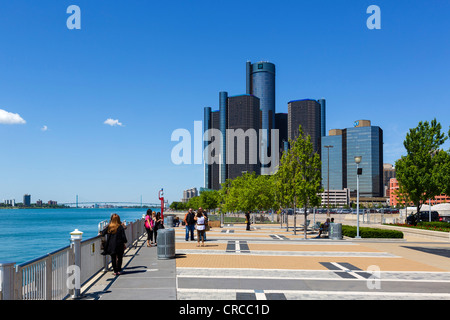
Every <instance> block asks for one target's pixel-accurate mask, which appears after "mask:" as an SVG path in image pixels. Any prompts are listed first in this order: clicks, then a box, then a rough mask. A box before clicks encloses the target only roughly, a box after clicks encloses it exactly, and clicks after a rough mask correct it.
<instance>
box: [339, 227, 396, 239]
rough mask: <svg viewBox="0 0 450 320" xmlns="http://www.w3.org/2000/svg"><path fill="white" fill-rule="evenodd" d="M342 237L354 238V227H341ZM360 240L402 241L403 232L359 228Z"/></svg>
mask: <svg viewBox="0 0 450 320" xmlns="http://www.w3.org/2000/svg"><path fill="white" fill-rule="evenodd" d="M342 235H343V236H346V237H350V238H354V237H356V226H342ZM359 235H360V236H361V238H389V239H402V238H403V232H401V231H397V230H385V229H376V228H368V227H360V228H359Z"/></svg>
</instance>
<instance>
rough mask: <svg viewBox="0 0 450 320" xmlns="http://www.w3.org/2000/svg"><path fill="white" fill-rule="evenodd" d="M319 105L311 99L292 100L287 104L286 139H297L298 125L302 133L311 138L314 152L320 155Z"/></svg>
mask: <svg viewBox="0 0 450 320" xmlns="http://www.w3.org/2000/svg"><path fill="white" fill-rule="evenodd" d="M321 119H322V118H321V105H320V104H319V103H318V102H317V101H316V100H312V99H303V100H294V101H289V102H288V138H289V139H292V140H295V139H296V138H297V137H298V134H299V133H298V128H299V125H301V126H302V130H303V133H304V134H305V135H309V136H311V142H312V144H313V148H314V152H318V153H319V154H320V152H321V150H320V144H321V142H320V141H321V139H320V138H321V130H322V124H321Z"/></svg>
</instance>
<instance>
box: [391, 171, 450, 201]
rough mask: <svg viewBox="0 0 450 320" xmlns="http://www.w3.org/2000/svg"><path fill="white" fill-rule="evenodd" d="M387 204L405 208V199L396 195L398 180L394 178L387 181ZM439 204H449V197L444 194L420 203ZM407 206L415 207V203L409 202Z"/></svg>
mask: <svg viewBox="0 0 450 320" xmlns="http://www.w3.org/2000/svg"><path fill="white" fill-rule="evenodd" d="M389 189H390V192H389V203H390V205H391V206H393V207H395V206H397V205H399V206H402V207H403V206H405V199H404V198H403V197H402V196H401V194H399V193H398V189H399V184H398V180H397V179H396V178H391V179H390V180H389ZM441 203H450V196H448V195H446V194H440V195H438V196H435V197H434V198H432V199H428V200H427V201H425V202H424V203H422V204H423V205H430V204H431V205H432V206H434V205H437V204H441ZM408 206H416V204H415V203H413V202H409V203H408Z"/></svg>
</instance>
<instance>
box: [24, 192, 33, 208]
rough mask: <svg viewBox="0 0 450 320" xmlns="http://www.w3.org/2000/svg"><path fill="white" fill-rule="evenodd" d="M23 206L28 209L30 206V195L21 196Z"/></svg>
mask: <svg viewBox="0 0 450 320" xmlns="http://www.w3.org/2000/svg"><path fill="white" fill-rule="evenodd" d="M23 205H24V206H25V207H29V206H30V205H31V195H29V194H25V195H24V196H23Z"/></svg>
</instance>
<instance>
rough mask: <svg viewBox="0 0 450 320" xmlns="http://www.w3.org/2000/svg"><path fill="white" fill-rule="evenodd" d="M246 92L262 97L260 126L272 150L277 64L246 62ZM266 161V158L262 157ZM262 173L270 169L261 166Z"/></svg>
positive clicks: (268, 147)
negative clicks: (264, 130)
mask: <svg viewBox="0 0 450 320" xmlns="http://www.w3.org/2000/svg"><path fill="white" fill-rule="evenodd" d="M246 93H247V94H250V95H254V96H255V97H258V98H259V99H260V109H261V119H260V121H261V122H260V128H261V129H266V130H267V131H266V134H265V135H264V136H263V137H262V138H265V139H266V141H267V152H268V154H269V155H270V150H271V130H272V129H274V127H275V65H274V64H273V63H270V62H267V61H260V62H257V63H251V62H250V61H247V64H246ZM261 160H262V162H265V160H264V159H261ZM261 170H262V174H268V173H269V170H265V168H264V166H263V167H262V168H261Z"/></svg>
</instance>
